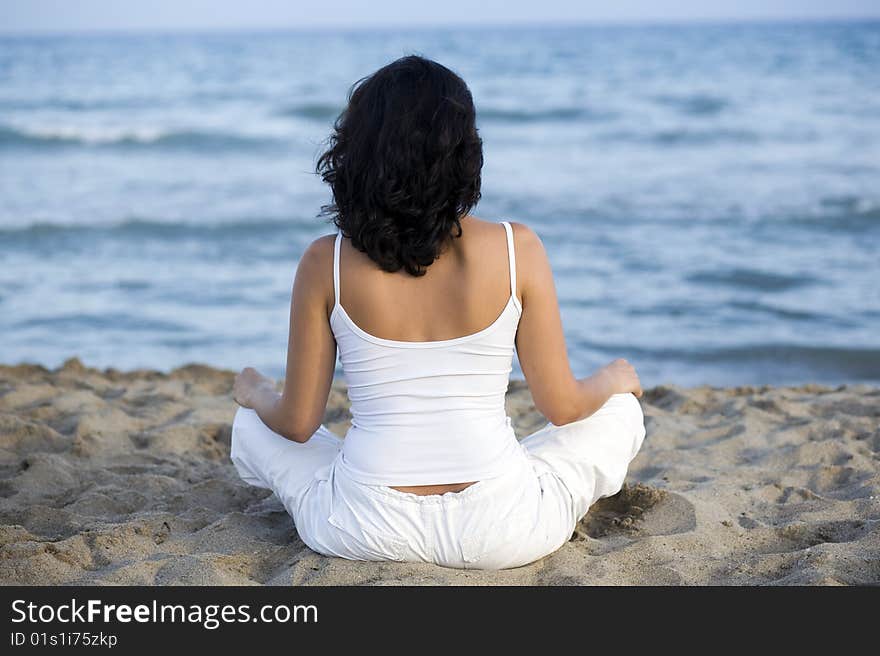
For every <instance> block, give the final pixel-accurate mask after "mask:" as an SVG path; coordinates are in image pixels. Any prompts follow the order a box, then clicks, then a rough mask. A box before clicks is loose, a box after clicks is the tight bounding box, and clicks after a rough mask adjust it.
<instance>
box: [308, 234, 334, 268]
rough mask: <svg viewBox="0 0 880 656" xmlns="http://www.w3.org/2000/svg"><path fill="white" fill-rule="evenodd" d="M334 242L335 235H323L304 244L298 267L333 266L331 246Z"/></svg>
mask: <svg viewBox="0 0 880 656" xmlns="http://www.w3.org/2000/svg"><path fill="white" fill-rule="evenodd" d="M335 242H336V235H335V234H334V235H323V236H321V237H318V238H317V239H315V240H314V241H313V242H312V243H310V244H309V245H308V246H306V249H305V250H304V251H303V254H302V257H301V258H300V261H299V266H300V268H302V267H307V268H308V269H313V268H317V269H323V268H326V267H327V266H330V267H331V268H332V267H333V247H334V245H335Z"/></svg>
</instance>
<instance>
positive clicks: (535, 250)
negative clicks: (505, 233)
mask: <svg viewBox="0 0 880 656" xmlns="http://www.w3.org/2000/svg"><path fill="white" fill-rule="evenodd" d="M509 223H510V227H511V229H512V230H513V246H514V248H515V249H516V255H517V258H518V259H522V260H525V261H534V260H535V259H536V258H537V259H544V258H546V257H547V255H546V252H545V251H544V243H543V242H542V241H541V238H540V237H539V236H538V233H536V232H535V231H534V230H532V229H531V228H530V227H529V226H527V225H526V224H525V223H520V222H519V221H509Z"/></svg>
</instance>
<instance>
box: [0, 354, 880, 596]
mask: <svg viewBox="0 0 880 656" xmlns="http://www.w3.org/2000/svg"><path fill="white" fill-rule="evenodd" d="M232 380H233V373H232V372H228V371H219V370H216V369H212V368H209V367H205V366H200V365H191V366H187V367H182V368H180V369H176V370H174V371H172V372H170V373H168V374H165V373H160V372H155V371H145V370H144V371H131V372H119V371H116V370H113V369H108V370H105V371H100V370H97V369H91V368H87V367H84V366H83V365H82V363H80V362H79V360H76V359H72V360H69V361H68V362H66V363H65V364H64V365H63V366H62V367H59V368H58V369H56V370H48V369H46V368H43V367H40V366H34V365H19V366H0V583H3V584H96V585H105V584H147V585H153V584H156V585H165V584H185V585H204V584H272V585H301V584H319V585H320V584H338V585H349V584H354V585H362V584H371V585H373V584H377V585H396V584H416V585H419V584H428V585H434V584H440V585H443V584H463V585H469V584H475V585H486V584H500V585H508V584H510V585H520V584H529V585H545V584H549V585H594V584H601V585H608V584H661V585H662V584H686V585H701V584H716V585H719V584H720V585H727V584H734V585H735V584H822V585H837V584H877V583H880V428H878V425H880V389H877V388H873V387H868V386H863V385H846V386H841V387H837V388H828V387H820V386H817V385H804V386H800V387H778V388H773V387H736V388H712V387H695V388H681V387H676V386H661V387H655V388H653V389H650V390H648V391H647V392H646V393H645V396H644V398H643V399H642V405H643V408H644V410H645V415H646V424H647V438H646V441H645V445H644V447H643V449H642V451H641V452H640V454H639V455H638V457H637V458H636V459H635V460H634V461H633V463H632V467H631V469H630V474H629V476H628V479H627V484H626V486H625V487H624V489H623V490H622V491H621V493H619V494H618V495H616V496H614V497H611V498H609V499H604V500H602V501H600V502H599V503H598V504H596V505H595V506H594V507H593V508H592V509H591V511H590V513H589V514H588V515H587V517H585V518H584V520H582V521H581V523H580V524H579V526H578V527H577V530H576V531H575V533H574V535H573V536H572V539H571V540H570V541H569V542H568V543H567V544H566V545H565V546H564V547H562V548H561V549H560V550H559V551H557V552H556V553H554V554H551V555H550V556H548V557H546V558H544V559H542V560H540V561H538V562H536V563H533V564H531V565H528V566H526V567H521V568H517V569H513V570H506V571H496V572H483V571H459V570H452V569H445V568H441V567H436V566H433V565H428V564H408V563H403V564H401V563H363V562H353V561H346V560H342V559H336V558H326V557H323V556H320V555H318V554H316V553H314V552H312V551H311V550H309V549H308V548H307V547H306V546H305V545H304V544H303V543H302V541H301V540H300V539H299V538H298V536H297V533H296V530H295V528H294V527H293V523H292V521H291V519H290V517H289V516H288V515H287V514H286V513H285V511H284V509H283V508H282V506H281V505H280V503H279V502H278V501H277V500H276V499H275V498H274V497H273V496H272V495H271V494H270V493H267V491H265V490H260V489H256V488H252V487H249V486H247V485H245V484H244V483H242V482H241V481H240V480H239V479H238V477H237V475H236V473H235V470H234V469H233V467H232V465H231V464H230V462H229V459H228V456H229V437H230V423H231V421H232V417H233V415H234V413H235V408H236V406H235V404H234V402H233V401H232V398H231V394H230V392H231V387H232ZM508 412H509V414H510V415H511V417H513V419H514V426H515V428H516V430H517V434H518V435H520V436H523V435H526V434H528V433H529V432H530V431H533V430H535V429H537V428H538V427H539V426H541V425H542V424H543V421H544V420H543V419H542V417H541V416H540V415H539V414H538V413H537V412H536V411H535V409H534V406H533V405H532V402H531V397H530V395H529V392H528V388H527V387H526V385H525V384H524V383H523V382H522V381H512V382H511V385H510V392H509V395H508ZM325 422H326V424H327V425H328V427H329V428H330V429H331V430H333V431H335V432H337V433H338V434H340V435H342V434H344V432H345V429H346V427H347V425H348V423H347V422H348V411H347V401H346V397H345V385H344V383H343V382H342V381H337V382H335V383H334V386H333V390H332V392H331V396H330V401H329V404H328V411H327V415H326V418H325Z"/></svg>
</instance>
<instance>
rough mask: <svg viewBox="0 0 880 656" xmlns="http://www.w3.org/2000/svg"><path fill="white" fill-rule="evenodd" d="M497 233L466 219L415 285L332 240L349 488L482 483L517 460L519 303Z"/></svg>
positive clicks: (511, 254) (512, 262)
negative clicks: (513, 378)
mask: <svg viewBox="0 0 880 656" xmlns="http://www.w3.org/2000/svg"><path fill="white" fill-rule="evenodd" d="M502 226H503V229H502ZM502 226H499V225H498V224H493V223H489V222H483V221H479V220H478V219H474V218H473V217H468V219H466V220H463V221H462V235H461V237H459V238H456V239H455V240H452V241H451V243H450V244H449V245H448V247H447V248H446V249H444V251H443V252H442V253H441V255H440V257H439V258H438V259H437V261H436V262H435V263H434V264H432V265H431V266H430V267H428V269H427V271H428V273H426V275H424V276H420V277H415V276H410V275H409V274H406V273H387V272H384V271H381V270H380V269H378V267H376V266H375V265H374V264H373V263H372V262H370V261H369V260H368V261H367V262H364V261H362V260H361V261H359V259H358V257H357V256H358V255H360V254H359V253H357V251H355V250H354V249H353V248H350V247H348V248H345V249H343V243H344V242H345V240H344V239H342V234H341V232H340V233H339V234H338V235H337V237H336V240H335V244H334V305H333V309H332V311H331V315H330V323H331V327H332V330H333V334H334V337H335V339H336V342H337V346H338V349H339V357H340V360H341V362H342V366H343V371H344V373H345V377H346V379H347V382H348V388H349V398H350V400H351V413H352V426H351V429H350V430H349V432H348V434H347V435H346V440H345V446H344V448H343V457H342V465H343V466H344V467H345V468H346V469H347V473H348V474H349V475H350V476H351V477H352V478H353V479H354V480H358V481H360V482H362V483H367V484H381V485H389V486H421V485H441V484H450V483H456V482H463V481H478V480H483V479H487V478H493V477H495V476H499V475H501V474H503V473H504V472H505V471H507V470H509V467H510V464H511V461H512V459H514V458H517V457H522V454H521V451H520V449H519V445H518V443H517V442H516V438H515V436H514V433H513V429H512V427H511V424H510V420H509V418H508V417H507V415H506V412H505V407H504V398H505V393H506V391H507V384H508V376H509V374H510V371H511V362H512V358H513V351H514V343H515V339H516V333H517V326H518V324H519V318H520V315H521V313H522V305H521V303H520V300H519V298H518V297H517V293H516V279H517V278H516V257H515V246H514V233H513V229H512V227H511V226H510V224H509V223H507V222H503V223H502ZM435 267H436V268H435ZM477 322H479V323H477ZM438 326H439V327H438Z"/></svg>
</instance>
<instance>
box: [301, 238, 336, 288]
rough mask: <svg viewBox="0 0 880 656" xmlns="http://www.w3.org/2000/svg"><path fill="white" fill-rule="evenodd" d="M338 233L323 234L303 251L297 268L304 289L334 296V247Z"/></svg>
mask: <svg viewBox="0 0 880 656" xmlns="http://www.w3.org/2000/svg"><path fill="white" fill-rule="evenodd" d="M335 240H336V235H335V234H332V235H323V236H321V237H318V238H317V239H315V240H314V241H313V242H311V243H310V244H309V245H308V246H307V247H306V249H305V250H304V251H303V254H302V256H301V257H300V259H299V264H298V265H297V268H296V278H297V280H298V281H299V282H300V283H302V286H303V291H308V292H309V293H310V294H315V295H317V296H326V295H328V294H329V296H330V297H332V296H333V247H334V242H335Z"/></svg>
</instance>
